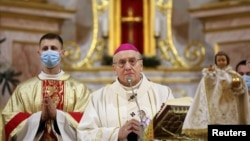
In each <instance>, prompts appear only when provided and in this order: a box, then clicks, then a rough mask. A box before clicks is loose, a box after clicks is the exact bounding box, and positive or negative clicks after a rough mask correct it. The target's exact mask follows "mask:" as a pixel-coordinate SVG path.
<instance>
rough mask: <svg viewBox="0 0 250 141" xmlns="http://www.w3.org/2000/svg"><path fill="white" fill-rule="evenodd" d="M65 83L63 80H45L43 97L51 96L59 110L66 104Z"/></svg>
mask: <svg viewBox="0 0 250 141" xmlns="http://www.w3.org/2000/svg"><path fill="white" fill-rule="evenodd" d="M64 85H65V84H64V81H63V80H62V81H59V80H43V86H42V88H43V98H44V97H46V96H49V97H50V98H51V99H52V100H53V102H54V103H55V104H56V108H57V109H59V110H62V109H63V105H64Z"/></svg>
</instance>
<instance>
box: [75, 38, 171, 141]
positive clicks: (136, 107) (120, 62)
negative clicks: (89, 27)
mask: <svg viewBox="0 0 250 141" xmlns="http://www.w3.org/2000/svg"><path fill="white" fill-rule="evenodd" d="M113 69H114V72H115V74H116V75H117V78H116V80H115V82H113V83H112V84H111V85H107V86H105V87H103V88H101V89H99V90H97V91H95V92H93V93H92V94H91V98H90V101H89V104H88V106H87V108H86V111H85V115H84V117H83V118H82V119H81V121H80V123H79V126H78V132H77V136H78V139H79V140H82V141H92V140H95V141H118V140H119V141H126V140H142V139H143V130H144V129H143V128H142V123H141V122H142V118H141V115H140V114H139V113H140V110H143V111H145V114H146V116H147V117H149V118H151V119H152V118H153V117H154V115H155V114H156V113H157V112H158V111H159V110H160V108H161V105H162V103H164V102H166V100H168V99H173V98H174V97H173V95H172V91H171V89H170V88H169V87H167V86H164V85H160V84H157V83H154V82H151V81H150V80H149V79H148V78H147V77H146V76H145V75H144V74H143V72H142V71H143V61H142V56H141V54H140V52H139V51H138V50H137V48H136V47H135V46H134V45H132V44H128V43H124V44H121V45H120V46H119V47H118V48H117V49H116V51H115V53H114V56H113ZM131 136H132V137H131ZM130 138H132V139H130Z"/></svg>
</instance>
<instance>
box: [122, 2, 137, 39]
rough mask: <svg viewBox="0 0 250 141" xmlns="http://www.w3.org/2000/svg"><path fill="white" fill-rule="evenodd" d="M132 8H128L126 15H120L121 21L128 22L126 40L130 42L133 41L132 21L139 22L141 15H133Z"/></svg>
mask: <svg viewBox="0 0 250 141" xmlns="http://www.w3.org/2000/svg"><path fill="white" fill-rule="evenodd" d="M133 15H134V13H133V9H132V8H131V7H129V8H128V16H127V17H122V22H127V23H128V24H129V31H128V40H129V42H130V43H134V40H133V23H134V22H141V21H142V18H141V17H134V16H133Z"/></svg>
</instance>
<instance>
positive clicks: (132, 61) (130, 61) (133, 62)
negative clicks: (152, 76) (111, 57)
mask: <svg viewBox="0 0 250 141" xmlns="http://www.w3.org/2000/svg"><path fill="white" fill-rule="evenodd" d="M139 60H142V59H136V58H128V59H121V60H119V61H118V62H114V63H113V64H117V65H118V66H119V67H120V68H122V67H124V65H125V64H126V63H127V62H128V63H129V64H130V65H131V66H135V65H136V63H137V62H138V61H139Z"/></svg>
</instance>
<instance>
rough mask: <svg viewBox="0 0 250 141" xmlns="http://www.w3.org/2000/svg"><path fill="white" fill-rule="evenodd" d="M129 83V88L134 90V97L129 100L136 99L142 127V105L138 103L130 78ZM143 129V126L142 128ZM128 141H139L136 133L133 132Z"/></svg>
mask: <svg viewBox="0 0 250 141" xmlns="http://www.w3.org/2000/svg"><path fill="white" fill-rule="evenodd" d="M127 82H128V84H129V87H130V88H131V90H132V96H130V98H129V100H130V99H135V103H136V106H137V108H138V110H139V117H140V123H141V126H142V114H141V108H140V105H139V103H138V100H137V94H136V93H135V92H134V88H133V86H132V79H131V78H130V77H128V78H127ZM142 128H143V126H142ZM142 133H143V129H142ZM142 138H143V135H142ZM127 139H128V141H135V139H136V140H137V135H136V134H135V133H134V132H131V133H130V134H129V135H128V137H127Z"/></svg>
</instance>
